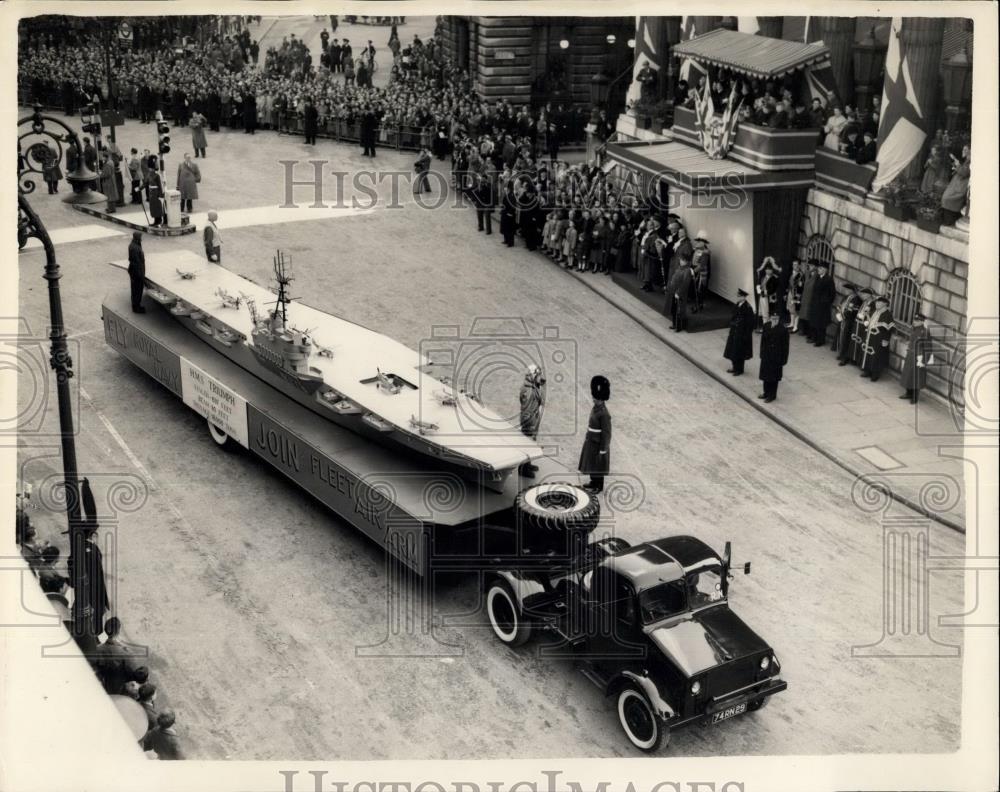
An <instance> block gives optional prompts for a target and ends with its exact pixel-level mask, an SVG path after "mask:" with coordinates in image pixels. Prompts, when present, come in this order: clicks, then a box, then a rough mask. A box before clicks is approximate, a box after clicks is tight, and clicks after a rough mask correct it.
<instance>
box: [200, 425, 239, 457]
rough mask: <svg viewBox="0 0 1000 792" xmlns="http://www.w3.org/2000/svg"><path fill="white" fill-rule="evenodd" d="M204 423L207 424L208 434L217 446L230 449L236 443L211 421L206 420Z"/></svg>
mask: <svg viewBox="0 0 1000 792" xmlns="http://www.w3.org/2000/svg"><path fill="white" fill-rule="evenodd" d="M206 423H207V424H208V434H209V436H210V437H211V438H212V442H213V443H215V444H216V445H217V446H218V447H219V448H222V449H225V450H226V451H231V450H232V449H233V446H234V445H236V443H235V442H234V441H233V439H232V438H231V437H230V436H229V435H228V434H226V433H225V432H223V431H222V430H221V429H220V428H219V427H218V426H216V425H215V424H213V423H212V422H211V421H206Z"/></svg>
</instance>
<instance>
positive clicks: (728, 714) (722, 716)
mask: <svg viewBox="0 0 1000 792" xmlns="http://www.w3.org/2000/svg"><path fill="white" fill-rule="evenodd" d="M746 711H747V703H746V702H745V701H744V702H743V703H742V704H737V705H736V706H735V707H726V709H724V710H719V711H718V712H716V713H714V714H713V715H712V723H718V722H719V721H724V720H727V719H729V718H732V717H735V716H736V715H742V714H743V713H744V712H746Z"/></svg>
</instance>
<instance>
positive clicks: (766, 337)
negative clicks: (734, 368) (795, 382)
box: [757, 313, 788, 404]
mask: <svg viewBox="0 0 1000 792" xmlns="http://www.w3.org/2000/svg"><path fill="white" fill-rule="evenodd" d="M787 363H788V328H787V327H785V326H784V324H782V323H781V315H780V314H778V313H773V314H771V315H770V316H769V317H768V322H767V324H766V325H764V330H763V332H762V333H761V336H760V380H761V382H763V383H764V391H763V392H762V393H761V394H760V396H758V397H757V398H758V399H763V400H764V403H765V404H770V403H771V402H773V401H774V400H775V399H776V398H778V383H779V382H781V373H782V369H783V368H784V366H785V365H786V364H787Z"/></svg>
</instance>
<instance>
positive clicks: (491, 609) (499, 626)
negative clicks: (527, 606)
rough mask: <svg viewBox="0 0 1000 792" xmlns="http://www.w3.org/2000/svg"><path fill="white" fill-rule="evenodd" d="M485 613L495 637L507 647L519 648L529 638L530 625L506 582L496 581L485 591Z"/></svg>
mask: <svg viewBox="0 0 1000 792" xmlns="http://www.w3.org/2000/svg"><path fill="white" fill-rule="evenodd" d="M486 613H487V614H488V615H489V617H490V626H491V627H492V628H493V632H494V633H495V634H496V637H497V638H499V639H500V641H501V642H502V643H505V644H507V646H520V645H521V644H523V643H524V642H525V641H527V640H528V639H529V638H530V637H531V625H530V624H528V623H526V622H525V621H524V614H523V613H522V612H521V608H520V607H519V606H518V604H517V597H515V596H514V592H513V591H512V590H511V588H510V586H509V585H508V584H507V582H506V581H503V580H496V581H494V582H492V583H491V584H490V585H489V587H488V588H487V589H486Z"/></svg>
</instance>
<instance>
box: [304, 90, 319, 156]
mask: <svg viewBox="0 0 1000 792" xmlns="http://www.w3.org/2000/svg"><path fill="white" fill-rule="evenodd" d="M302 131H303V132H304V133H305V136H306V145H307V146H314V145H316V133H317V132H318V131H319V110H317V109H316V105H314V104H313V100H312V97H311V96H309V97H306V107H305V110H303V111H302Z"/></svg>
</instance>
